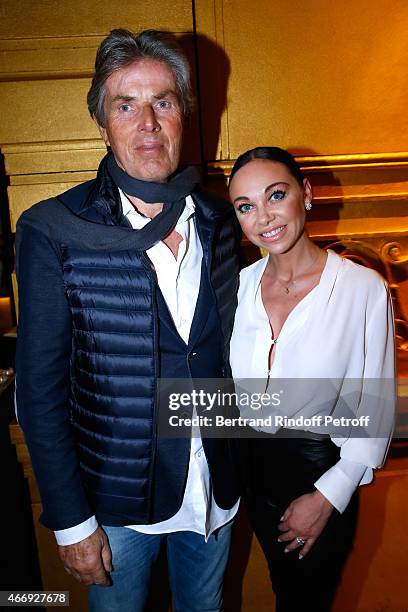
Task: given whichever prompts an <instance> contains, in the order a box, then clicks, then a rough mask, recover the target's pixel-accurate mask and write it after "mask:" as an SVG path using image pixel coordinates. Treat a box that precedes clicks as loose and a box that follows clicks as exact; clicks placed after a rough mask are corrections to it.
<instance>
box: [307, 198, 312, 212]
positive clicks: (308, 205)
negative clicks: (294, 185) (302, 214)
mask: <svg viewBox="0 0 408 612" xmlns="http://www.w3.org/2000/svg"><path fill="white" fill-rule="evenodd" d="M305 210H312V203H311V202H310V201H309V200H306V201H305Z"/></svg>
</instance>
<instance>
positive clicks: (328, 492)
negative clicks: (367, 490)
mask: <svg viewBox="0 0 408 612" xmlns="http://www.w3.org/2000/svg"><path fill="white" fill-rule="evenodd" d="M367 470H370V468H367V466H366V465H363V464H362V463H356V462H354V461H348V460H347V459H343V458H342V459H340V460H339V461H338V462H337V463H336V464H335V465H333V467H331V468H330V469H329V470H327V472H325V473H324V474H323V475H322V476H321V477H320V478H319V479H318V480H316V482H315V483H314V486H315V487H316V489H318V490H319V491H320V493H321V494H322V495H324V497H325V498H326V499H327V500H328V501H329V502H330V503H331V504H332V505H333V506H334V507H335V508H336V509H337V510H338V511H339V512H344V510H345V509H346V508H347V505H348V503H349V501H350V499H351V496H352V495H353V493H354V491H355V490H356V489H357V487H358V485H359V484H360V482H361V481H362V480H363V479H364V481H365V482H367V479H366V478H365V474H366V472H367ZM370 471H371V470H370Z"/></svg>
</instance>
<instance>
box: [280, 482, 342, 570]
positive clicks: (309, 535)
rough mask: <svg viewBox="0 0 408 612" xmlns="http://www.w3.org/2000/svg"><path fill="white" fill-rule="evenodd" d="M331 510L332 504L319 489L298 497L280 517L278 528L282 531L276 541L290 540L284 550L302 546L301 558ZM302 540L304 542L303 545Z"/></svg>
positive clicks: (309, 547) (324, 524) (323, 526)
mask: <svg viewBox="0 0 408 612" xmlns="http://www.w3.org/2000/svg"><path fill="white" fill-rule="evenodd" d="M332 512H333V506H332V504H331V503H330V502H329V501H328V500H327V499H326V498H325V497H324V495H322V494H321V493H320V491H317V490H316V491H314V492H313V493H307V494H306V495H302V496H301V497H298V498H297V499H295V500H294V501H293V502H292V503H291V504H290V506H288V508H287V509H286V510H285V514H284V515H283V516H282V518H281V522H280V523H279V526H278V529H279V530H280V531H282V532H284V533H282V535H280V536H279V539H278V542H290V543H289V544H288V545H287V546H286V548H285V552H290V551H292V550H295V549H296V548H299V546H302V550H301V552H300V554H299V559H302V558H303V557H304V556H305V555H307V553H308V552H309V550H310V549H311V548H312V546H313V544H314V543H315V542H316V540H317V538H318V537H319V535H320V534H321V532H322V531H323V529H324V528H325V526H326V523H327V521H328V520H329V517H330V515H331V513H332ZM296 538H299V540H300V541H299V540H297V539H296ZM302 540H303V541H304V542H305V544H303V545H302Z"/></svg>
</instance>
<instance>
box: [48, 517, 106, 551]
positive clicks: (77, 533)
mask: <svg viewBox="0 0 408 612" xmlns="http://www.w3.org/2000/svg"><path fill="white" fill-rule="evenodd" d="M98 527H99V525H98V522H97V520H96V517H95V516H91V517H90V518H89V519H87V520H86V521H84V522H83V523H80V524H79V525H74V527H69V528H68V529H59V530H58V531H54V533H55V537H56V540H57V544H58V546H68V545H69V544H76V543H77V542H81V540H85V538H87V537H88V536H90V535H92V534H93V532H94V531H96V530H97V529H98Z"/></svg>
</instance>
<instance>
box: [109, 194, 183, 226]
mask: <svg viewBox="0 0 408 612" xmlns="http://www.w3.org/2000/svg"><path fill="white" fill-rule="evenodd" d="M118 189H119V195H120V199H121V202H122V211H123V214H124V215H125V217H128V216H129V215H131V216H132V226H133V228H134V229H141V228H142V227H144V226H145V225H147V223H149V221H150V219H149V218H148V217H144V216H143V215H141V214H140V213H139V212H138V211H137V210H136V209H135V207H134V206H133V205H132V203H131V201H130V200H129V198H128V197H127V195H126V194H125V193H124V192H123V191H122V189H120V188H118ZM194 213H195V204H194V201H193V198H192V197H191V196H190V195H188V196H187V197H186V205H185V207H184V210H183V212H182V213H181V215H180V218H179V220H178V221H177V225H180V224H181V223H184V222H185V221H188V219H189V218H190V217H191V216H192V215H193V214H194Z"/></svg>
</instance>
